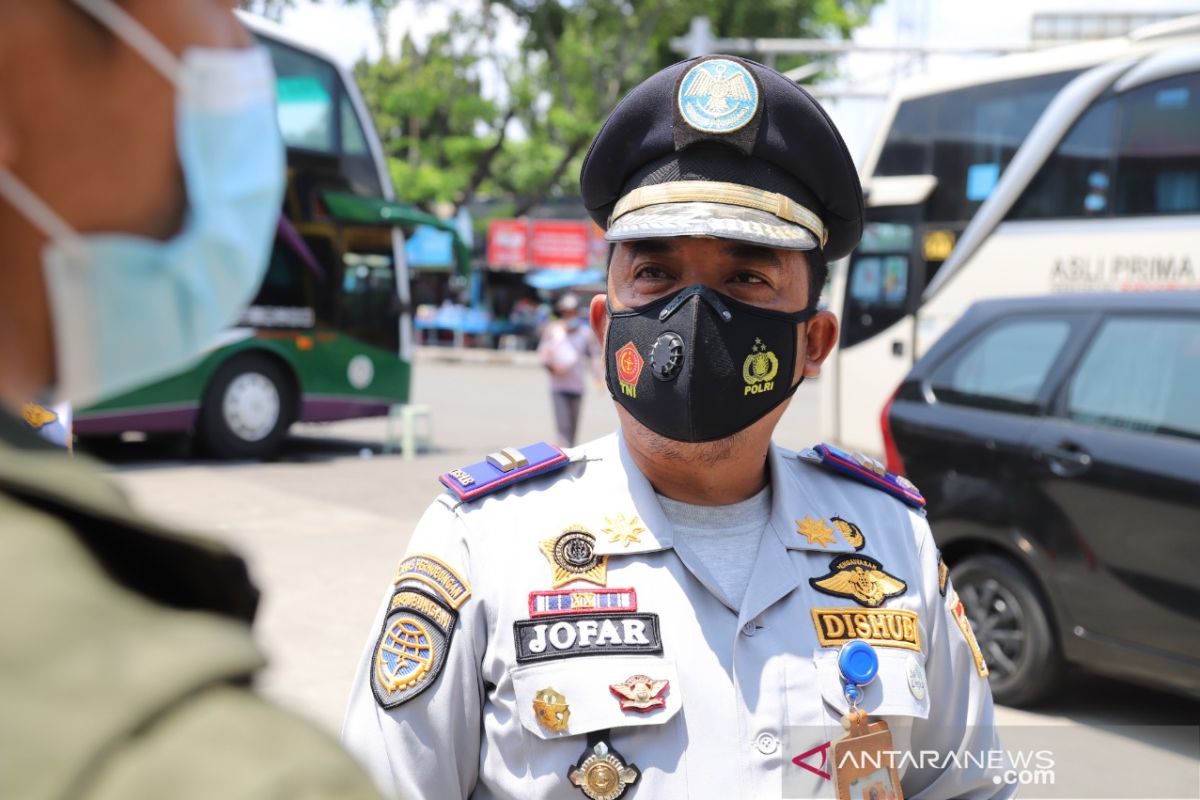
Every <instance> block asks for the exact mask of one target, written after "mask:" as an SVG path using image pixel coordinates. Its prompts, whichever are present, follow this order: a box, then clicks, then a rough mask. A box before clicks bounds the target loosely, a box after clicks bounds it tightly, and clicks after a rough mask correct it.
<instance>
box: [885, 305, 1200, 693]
mask: <svg viewBox="0 0 1200 800" xmlns="http://www.w3.org/2000/svg"><path fill="white" fill-rule="evenodd" d="M882 428H883V435H884V440H885V444H886V448H887V456H888V461H889V465H888V466H889V468H890V469H892V470H893V471H896V472H899V473H901V474H905V475H907V476H908V477H909V478H910V479H911V480H912V481H913V482H914V483H916V484H917V485H918V486H919V487H921V490H922V491H923V492H924V494H925V496H926V498H927V499H928V502H929V506H928V508H929V520H930V524H931V526H932V528H933V534H934V538H935V539H936V541H937V543H938V546H939V548H940V549H941V552H942V554H943V556H944V558H945V560H946V563H947V564H949V565H950V577H951V582H952V584H953V586H954V588H955V589H956V590H957V591H958V593H959V595H960V597H961V598H962V600H963V603H964V605H965V606H966V609H967V612H968V615H969V616H970V619H971V622H972V624H973V626H974V629H975V632H976V635H977V637H978V639H979V643H980V645H981V647H982V648H983V651H984V654H985V656H986V658H987V661H988V665H989V667H990V669H991V681H992V690H993V694H994V695H995V697H996V699H997V700H998V701H999V702H1002V703H1007V704H1011V705H1022V704H1030V703H1034V702H1036V701H1037V700H1039V699H1042V698H1044V697H1045V696H1046V695H1047V693H1049V692H1050V691H1051V690H1052V689H1053V688H1054V687H1055V685H1056V683H1057V681H1058V679H1059V678H1060V677H1061V676H1062V675H1063V673H1064V668H1065V667H1066V666H1067V665H1068V664H1071V665H1078V666H1080V667H1083V668H1085V669H1087V670H1090V671H1093V672H1098V673H1105V674H1107V675H1110V676H1116V677H1121V678H1125V679H1129V680H1132V681H1136V682H1140V683H1145V684H1153V685H1157V686H1159V687H1164V688H1168V689H1171V690H1174V691H1177V692H1180V693H1183V694H1186V695H1191V696H1193V697H1200V292H1178V293H1171V294H1121V295H1116V294H1113V295H1074V296H1071V295H1058V296H1050V297H1037V298H1020V299H1011V300H993V301H988V302H982V303H978V304H976V305H974V306H972V307H971V308H970V310H969V311H968V312H967V313H966V314H965V315H964V316H963V318H962V319H961V320H960V321H959V322H958V323H957V324H956V325H955V326H954V327H953V328H951V330H950V331H949V332H947V334H946V335H945V336H944V338H942V339H941V340H940V341H939V342H938V344H937V345H936V346H934V347H933V349H931V350H930V352H929V353H927V354H926V355H925V357H924V358H922V359H921V360H920V361H919V362H917V364H916V365H915V366H914V367H913V369H912V371H911V372H910V373H909V375H908V377H907V378H905V380H904V382H903V383H902V384H901V385H900V387H899V389H898V390H897V392H896V394H895V395H894V397H893V398H892V400H891V401H890V402H889V404H888V406H887V408H885V409H884V411H883V419H882Z"/></svg>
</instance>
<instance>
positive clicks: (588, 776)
mask: <svg viewBox="0 0 1200 800" xmlns="http://www.w3.org/2000/svg"><path fill="white" fill-rule="evenodd" d="M640 775H641V771H640V770H639V769H638V768H637V767H636V766H634V765H633V764H626V763H625V759H624V758H623V757H622V756H621V754H620V753H618V752H617V751H616V750H614V749H612V748H611V747H609V745H608V743H607V742H605V741H603V740H601V741H598V742H596V743H595V744H594V745H592V746H591V747H590V748H589V749H588V750H585V751H584V755H583V760H582V761H580V762H579V763H578V764H576V765H575V766H574V767H572V769H571V771H570V772H569V773H568V774H567V777H568V778H569V779H570V781H571V784H572V785H574V786H578V787H579V788H580V790H581V791H582V792H583V793H584V794H585V795H587V796H588V797H589V798H591V800H617V798H619V797H620V796H621V795H623V794H625V790H626V789H627V788H628V787H629V785H630V784H632V783H634V782H635V781H636V780H637V779H638V777H639V776H640Z"/></svg>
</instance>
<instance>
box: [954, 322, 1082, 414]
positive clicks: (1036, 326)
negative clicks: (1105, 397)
mask: <svg viewBox="0 0 1200 800" xmlns="http://www.w3.org/2000/svg"><path fill="white" fill-rule="evenodd" d="M1070 335H1071V323H1070V322H1069V321H1068V320H1063V319H1051V318H1047V317H1026V318H1021V319H1010V320H1005V321H1003V322H1000V323H998V324H996V325H993V326H991V327H989V328H987V329H985V330H984V331H983V333H981V334H979V335H977V336H975V337H974V338H973V339H971V340H969V341H968V343H967V344H966V345H965V346H964V347H962V348H960V349H959V350H958V351H957V352H956V353H954V354H953V355H952V356H951V357H950V358H949V359H948V360H947V361H945V362H944V363H943V364H942V365H941V366H939V367H938V368H937V369H936V370H935V371H934V373H933V376H932V378H931V379H930V383H931V385H932V388H933V392H934V394H935V395H936V396H937V398H938V400H939V401H941V402H945V403H953V404H956V405H974V406H980V407H984V408H997V409H1001V410H1007V411H1017V412H1026V413H1032V412H1033V411H1035V410H1036V404H1035V401H1036V400H1037V397H1038V395H1039V393H1040V392H1041V391H1042V387H1043V386H1044V385H1045V383H1046V378H1047V376H1049V374H1050V370H1051V368H1052V367H1053V366H1054V363H1055V361H1057V360H1058V356H1059V354H1060V353H1061V352H1062V349H1063V346H1064V345H1065V344H1066V343H1067V339H1068V338H1069V337H1070Z"/></svg>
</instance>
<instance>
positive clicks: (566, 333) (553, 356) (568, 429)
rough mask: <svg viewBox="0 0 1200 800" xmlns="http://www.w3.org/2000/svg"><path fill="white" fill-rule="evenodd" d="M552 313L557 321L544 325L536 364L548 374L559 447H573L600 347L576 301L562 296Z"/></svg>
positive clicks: (598, 364)
mask: <svg viewBox="0 0 1200 800" xmlns="http://www.w3.org/2000/svg"><path fill="white" fill-rule="evenodd" d="M555 309H556V310H557V311H558V319H557V320H552V321H550V322H548V323H546V327H545V328H544V329H543V330H542V338H541V342H540V343H539V344H538V351H537V352H538V362H539V363H540V364H541V365H542V366H543V367H545V369H546V371H547V372H548V373H550V399H551V402H552V403H553V404H554V427H555V431H556V432H557V440H558V443H559V445H560V446H562V447H574V446H575V435H576V433H577V431H578V429H579V412H580V410H581V408H582V407H583V392H584V389H585V387H586V385H587V380H588V376H589V375H591V376H598V375H599V369H600V366H601V362H600V347H599V344H598V343H597V342H596V336H595V334H593V333H592V329H591V328H590V327H588V326H587V325H586V324H584V320H583V317H582V315H581V314H580V313H579V298H577V297H576V296H575V295H573V294H565V295H563V296H562V297H561V298H560V299H559V301H558V303H557V304H555Z"/></svg>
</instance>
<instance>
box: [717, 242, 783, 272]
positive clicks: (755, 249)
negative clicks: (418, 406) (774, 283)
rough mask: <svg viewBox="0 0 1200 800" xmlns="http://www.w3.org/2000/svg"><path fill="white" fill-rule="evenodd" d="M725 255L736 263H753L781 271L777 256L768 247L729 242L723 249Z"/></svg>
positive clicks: (781, 266)
mask: <svg viewBox="0 0 1200 800" xmlns="http://www.w3.org/2000/svg"><path fill="white" fill-rule="evenodd" d="M724 250H725V255H727V256H729V257H730V258H732V259H735V260H737V261H754V262H756V263H758V264H763V265H765V266H769V267H775V268H777V269H783V261H782V260H780V258H779V254H778V253H776V252H775V251H774V250H772V249H771V248H769V247H763V246H762V245H760V244H749V243H748V242H730V243H729V244H727V245H725V247H724Z"/></svg>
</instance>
